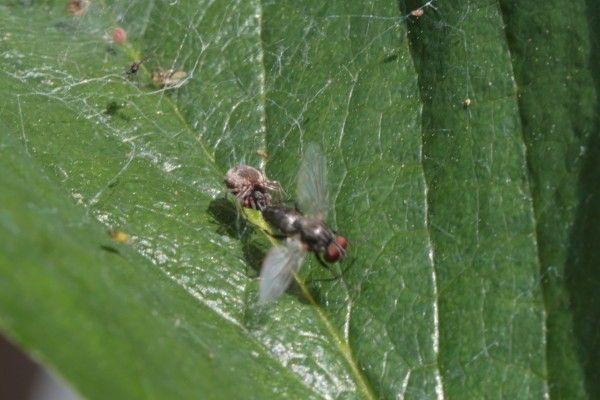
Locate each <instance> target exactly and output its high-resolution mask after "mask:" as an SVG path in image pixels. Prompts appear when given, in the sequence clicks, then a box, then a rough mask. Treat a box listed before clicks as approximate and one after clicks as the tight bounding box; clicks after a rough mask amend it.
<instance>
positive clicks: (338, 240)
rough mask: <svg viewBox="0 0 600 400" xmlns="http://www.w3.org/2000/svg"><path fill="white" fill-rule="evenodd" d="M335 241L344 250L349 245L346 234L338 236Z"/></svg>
mask: <svg viewBox="0 0 600 400" xmlns="http://www.w3.org/2000/svg"><path fill="white" fill-rule="evenodd" d="M335 242H336V243H337V245H338V246H340V247H341V248H342V249H344V250H346V248H347V247H348V239H346V237H345V236H336V237H335Z"/></svg>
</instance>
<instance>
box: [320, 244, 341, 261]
mask: <svg viewBox="0 0 600 400" xmlns="http://www.w3.org/2000/svg"><path fill="white" fill-rule="evenodd" d="M324 256H325V260H326V261H327V262H330V263H333V262H336V261H338V260H339V259H340V258H342V253H341V252H340V247H339V246H338V245H337V244H336V243H331V244H330V245H329V246H327V250H326V251H325V254H324Z"/></svg>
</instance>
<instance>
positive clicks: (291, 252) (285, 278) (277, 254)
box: [258, 239, 305, 304]
mask: <svg viewBox="0 0 600 400" xmlns="http://www.w3.org/2000/svg"><path fill="white" fill-rule="evenodd" d="M304 255H305V252H304V250H303V248H302V243H300V241H298V240H296V239H287V240H286V243H285V245H284V246H276V247H273V248H272V249H271V250H269V253H268V254H267V256H266V257H265V259H264V261H263V264H262V269H261V271H260V285H259V296H258V302H259V303H261V304H264V303H267V302H269V301H272V300H275V299H277V298H278V297H279V296H281V295H282V294H283V292H285V290H286V289H287V287H288V286H289V285H290V283H291V282H292V279H293V277H294V272H296V271H298V269H299V268H300V265H302V261H303V260H304Z"/></svg>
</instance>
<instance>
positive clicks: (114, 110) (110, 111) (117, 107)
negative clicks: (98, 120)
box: [104, 101, 123, 115]
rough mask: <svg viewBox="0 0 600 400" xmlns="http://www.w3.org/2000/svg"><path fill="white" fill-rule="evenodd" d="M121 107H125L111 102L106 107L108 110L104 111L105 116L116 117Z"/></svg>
mask: <svg viewBox="0 0 600 400" xmlns="http://www.w3.org/2000/svg"><path fill="white" fill-rule="evenodd" d="M121 107H123V106H122V105H120V104H119V103H117V102H116V101H111V102H110V103H108V104H107V105H106V110H105V111H104V114H106V115H115V114H116V113H117V112H119V110H120V109H121Z"/></svg>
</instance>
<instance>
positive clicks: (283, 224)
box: [262, 206, 302, 237]
mask: <svg viewBox="0 0 600 400" xmlns="http://www.w3.org/2000/svg"><path fill="white" fill-rule="evenodd" d="M262 215H263V217H264V219H265V220H266V221H267V222H268V223H269V224H271V225H272V226H274V227H275V228H277V229H279V230H280V231H281V233H283V234H284V235H285V236H288V237H290V236H293V235H296V234H298V233H300V232H299V231H298V224H297V221H298V220H299V219H301V218H302V214H300V213H299V212H298V211H296V210H295V209H293V208H288V207H282V206H267V207H265V208H264V209H263V210H262Z"/></svg>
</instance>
